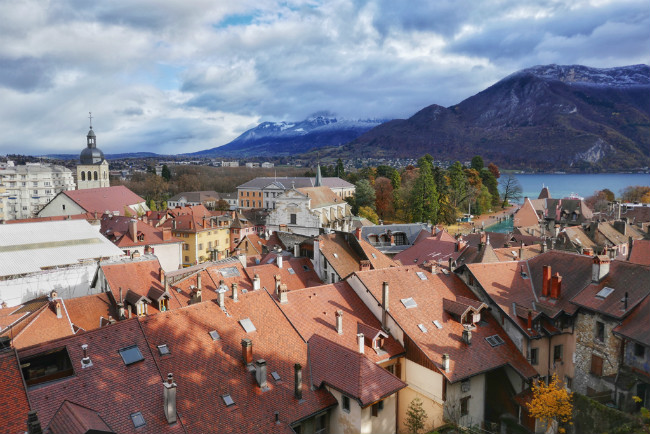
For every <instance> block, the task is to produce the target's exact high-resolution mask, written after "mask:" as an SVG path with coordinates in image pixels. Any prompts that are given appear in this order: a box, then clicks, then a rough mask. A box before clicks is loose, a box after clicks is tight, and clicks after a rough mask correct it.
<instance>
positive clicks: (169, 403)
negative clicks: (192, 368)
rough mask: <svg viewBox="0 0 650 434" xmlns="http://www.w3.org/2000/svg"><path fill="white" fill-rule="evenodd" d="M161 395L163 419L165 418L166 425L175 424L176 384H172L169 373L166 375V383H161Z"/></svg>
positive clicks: (171, 377)
mask: <svg viewBox="0 0 650 434" xmlns="http://www.w3.org/2000/svg"><path fill="white" fill-rule="evenodd" d="M163 386H164V388H163V394H164V401H165V403H164V405H165V417H166V418H167V423H175V422H176V383H175V382H174V376H173V375H172V373H171V372H170V373H169V374H167V381H165V382H163Z"/></svg>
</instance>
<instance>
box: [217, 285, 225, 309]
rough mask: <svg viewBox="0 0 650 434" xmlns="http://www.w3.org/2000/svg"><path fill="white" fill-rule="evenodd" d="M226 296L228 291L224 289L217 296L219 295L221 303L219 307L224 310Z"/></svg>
mask: <svg viewBox="0 0 650 434" xmlns="http://www.w3.org/2000/svg"><path fill="white" fill-rule="evenodd" d="M226 290H228V287H226ZM225 294H226V291H223V290H222V288H220V289H218V290H217V295H218V299H217V302H218V303H219V307H220V308H221V309H223V308H224V307H225V306H226V300H225V298H226V296H225Z"/></svg>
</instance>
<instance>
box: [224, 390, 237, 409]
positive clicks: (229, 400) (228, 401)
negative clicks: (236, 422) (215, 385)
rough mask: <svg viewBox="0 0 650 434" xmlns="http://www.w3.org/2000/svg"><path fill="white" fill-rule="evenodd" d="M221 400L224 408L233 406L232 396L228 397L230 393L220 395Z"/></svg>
mask: <svg viewBox="0 0 650 434" xmlns="http://www.w3.org/2000/svg"><path fill="white" fill-rule="evenodd" d="M221 399H223V403H224V404H226V407H230V406H231V405H235V401H234V400H233V399H232V396H230V393H226V394H225V395H221Z"/></svg>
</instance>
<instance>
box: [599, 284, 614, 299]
mask: <svg viewBox="0 0 650 434" xmlns="http://www.w3.org/2000/svg"><path fill="white" fill-rule="evenodd" d="M612 292H614V288H610V287H609V286H606V287H604V288H603V289H601V290H600V291H598V294H596V297H597V298H600V299H601V300H604V299H606V298H607V296H609V295H610V294H611V293H612Z"/></svg>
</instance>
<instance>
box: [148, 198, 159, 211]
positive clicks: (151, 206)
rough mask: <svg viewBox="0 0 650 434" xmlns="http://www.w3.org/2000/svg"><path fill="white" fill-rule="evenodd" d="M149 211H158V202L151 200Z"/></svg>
mask: <svg viewBox="0 0 650 434" xmlns="http://www.w3.org/2000/svg"><path fill="white" fill-rule="evenodd" d="M149 209H150V210H151V211H158V208H157V207H156V201H155V200H153V199H149Z"/></svg>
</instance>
